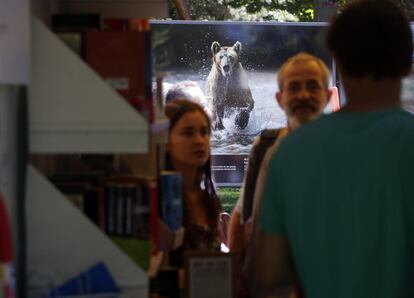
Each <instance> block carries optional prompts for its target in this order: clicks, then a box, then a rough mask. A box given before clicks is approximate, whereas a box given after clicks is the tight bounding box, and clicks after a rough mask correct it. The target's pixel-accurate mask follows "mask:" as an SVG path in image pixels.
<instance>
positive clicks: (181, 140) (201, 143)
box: [167, 111, 210, 168]
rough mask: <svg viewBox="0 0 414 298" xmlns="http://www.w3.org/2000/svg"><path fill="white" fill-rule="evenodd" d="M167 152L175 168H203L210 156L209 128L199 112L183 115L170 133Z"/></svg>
mask: <svg viewBox="0 0 414 298" xmlns="http://www.w3.org/2000/svg"><path fill="white" fill-rule="evenodd" d="M167 151H168V152H169V154H170V157H171V161H172V162H173V164H174V166H176V167H195V168H199V167H201V166H203V165H204V164H205V163H206V162H207V160H208V158H209V156H210V127H209V124H208V121H207V119H206V117H205V115H204V114H203V113H202V112H200V111H193V112H188V113H185V114H184V115H183V116H182V117H181V118H180V119H179V120H178V121H177V122H176V123H175V126H174V127H173V128H172V130H171V131H170V135H169V138H168V143H167Z"/></svg>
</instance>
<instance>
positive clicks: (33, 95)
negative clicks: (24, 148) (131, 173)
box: [28, 18, 149, 154]
mask: <svg viewBox="0 0 414 298" xmlns="http://www.w3.org/2000/svg"><path fill="white" fill-rule="evenodd" d="M32 30H33V32H32V38H33V60H32V61H33V69H32V78H33V79H32V83H31V84H30V85H29V89H28V95H29V124H30V146H31V148H30V151H31V153H33V154H35V153H147V152H148V150H149V137H148V132H149V126H148V124H147V121H146V120H145V118H144V117H142V116H141V115H139V114H138V113H137V112H136V111H135V110H134V109H133V108H131V107H130V106H129V105H128V104H127V103H126V102H125V100H124V99H123V98H122V97H121V96H120V95H118V93H116V91H114V90H113V89H112V88H111V87H110V86H108V85H107V84H106V83H105V82H104V81H103V80H102V79H101V78H100V77H99V76H98V75H97V74H96V73H95V72H94V71H93V70H92V69H91V68H90V67H89V66H88V65H86V64H85V63H84V61H83V60H81V59H80V58H79V57H78V56H77V55H75V54H74V53H73V52H72V51H71V50H70V49H69V48H68V47H67V46H66V45H65V44H64V43H63V42H62V41H61V40H60V39H59V38H57V37H56V35H54V33H52V32H51V31H50V30H49V29H48V28H47V27H46V26H45V25H44V24H43V23H41V22H40V21H39V20H37V19H36V18H33V19H32Z"/></svg>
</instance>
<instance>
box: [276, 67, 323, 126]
mask: <svg viewBox="0 0 414 298" xmlns="http://www.w3.org/2000/svg"><path fill="white" fill-rule="evenodd" d="M322 74H323V73H322V70H321V69H320V67H319V65H318V64H317V62H315V61H297V62H293V63H291V64H289V65H288V66H287V67H286V68H285V72H284V80H283V87H282V90H281V91H279V92H277V93H276V99H277V101H278V103H279V105H280V107H281V108H282V109H283V110H284V111H285V113H286V117H287V122H288V127H289V128H290V129H291V130H294V129H296V128H298V127H300V126H301V125H303V124H305V123H307V122H309V121H311V120H314V119H315V118H317V117H318V116H319V115H320V114H321V113H322V112H323V109H324V108H325V106H326V104H327V103H328V101H329V97H330V95H331V91H330V90H329V89H327V88H326V87H325V84H324V81H323V75H322Z"/></svg>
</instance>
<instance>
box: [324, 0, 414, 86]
mask: <svg viewBox="0 0 414 298" xmlns="http://www.w3.org/2000/svg"><path fill="white" fill-rule="evenodd" d="M327 46H328V48H329V50H330V51H331V53H332V54H333V56H334V58H335V60H336V62H337V63H338V65H339V68H340V70H341V71H342V74H343V75H346V76H348V77H353V78H362V77H365V76H367V77H371V78H373V79H375V80H379V79H384V78H399V77H403V76H405V75H406V74H407V73H408V71H409V70H410V68H411V59H412V52H413V44H412V35H411V30H410V25H409V22H408V19H407V16H406V15H405V13H404V12H403V11H402V10H401V9H400V8H399V7H398V6H396V5H395V4H393V3H392V2H391V1H388V0H356V1H353V2H351V3H350V4H349V5H347V6H346V7H345V8H344V10H343V11H342V12H341V13H340V14H339V15H337V16H336V17H334V19H333V21H332V23H331V25H330V27H329V28H328V32H327Z"/></svg>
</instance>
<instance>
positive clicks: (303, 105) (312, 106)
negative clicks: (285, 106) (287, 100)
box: [292, 100, 317, 111]
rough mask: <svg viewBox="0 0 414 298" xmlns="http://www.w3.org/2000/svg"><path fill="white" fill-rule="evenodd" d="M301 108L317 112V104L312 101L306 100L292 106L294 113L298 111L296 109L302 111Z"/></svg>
mask: <svg viewBox="0 0 414 298" xmlns="http://www.w3.org/2000/svg"><path fill="white" fill-rule="evenodd" d="M301 108H309V109H312V110H314V111H316V109H317V104H316V103H315V102H314V101H311V100H305V101H303V100H301V101H298V102H296V103H293V104H292V110H293V111H294V110H296V109H301Z"/></svg>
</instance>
